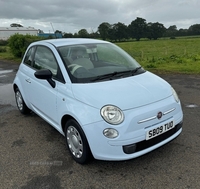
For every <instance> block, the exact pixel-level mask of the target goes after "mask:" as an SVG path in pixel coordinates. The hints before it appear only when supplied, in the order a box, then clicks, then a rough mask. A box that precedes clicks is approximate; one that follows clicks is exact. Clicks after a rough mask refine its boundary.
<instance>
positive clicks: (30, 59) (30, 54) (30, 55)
mask: <svg viewBox="0 0 200 189" xmlns="http://www.w3.org/2000/svg"><path fill="white" fill-rule="evenodd" d="M34 50H35V47H31V48H30V49H29V50H28V52H27V53H26V55H25V58H24V63H25V64H27V65H29V66H32V63H33V53H34Z"/></svg>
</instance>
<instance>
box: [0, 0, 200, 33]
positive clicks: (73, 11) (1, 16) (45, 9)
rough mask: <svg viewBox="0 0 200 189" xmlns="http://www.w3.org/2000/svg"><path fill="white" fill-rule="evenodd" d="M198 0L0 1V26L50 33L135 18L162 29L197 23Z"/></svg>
mask: <svg viewBox="0 0 200 189" xmlns="http://www.w3.org/2000/svg"><path fill="white" fill-rule="evenodd" d="M199 6H200V3H199V0H177V1H174V0H162V1H160V0H151V1H150V0H142V1H141V0H123V1H122V0H109V1H108V0H81V1H80V0H57V1H55V0H43V1H39V0H34V1H32V0H26V1H16V0H0V9H1V11H0V23H1V24H0V26H1V27H8V26H9V25H10V24H11V23H19V24H22V25H23V26H26V27H28V26H32V27H35V28H36V29H41V30H44V31H45V32H49V31H51V32H52V27H51V24H50V23H52V24H53V27H54V28H55V29H58V30H61V31H63V32H72V33H74V32H78V31H79V30H80V29H87V30H88V32H91V31H92V30H93V31H96V30H97V28H98V26H99V25H100V24H101V23H102V22H108V23H110V24H114V23H117V22H122V23H124V24H126V25H128V24H130V23H131V22H132V21H133V20H135V19H136V17H141V18H144V19H146V21H147V22H160V23H163V24H164V25H165V26H166V27H169V26H170V25H177V27H184V28H188V27H189V26H190V25H192V24H196V23H200V15H199V10H198V7H199Z"/></svg>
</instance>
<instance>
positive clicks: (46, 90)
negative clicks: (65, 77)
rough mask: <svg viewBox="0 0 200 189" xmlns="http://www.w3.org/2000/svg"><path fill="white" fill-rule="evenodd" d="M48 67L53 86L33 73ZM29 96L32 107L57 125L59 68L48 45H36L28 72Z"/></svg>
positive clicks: (52, 123)
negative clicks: (51, 75) (31, 65)
mask: <svg viewBox="0 0 200 189" xmlns="http://www.w3.org/2000/svg"><path fill="white" fill-rule="evenodd" d="M41 69H49V70H50V71H51V72H52V74H53V78H52V79H53V80H54V82H55V88H53V87H52V86H51V85H50V84H49V82H48V81H47V80H42V79H37V78H36V77H35V75H34V73H35V72H36V71H37V70H41ZM29 75H30V78H27V79H29V81H30V85H29V90H28V91H29V94H28V95H29V97H30V103H31V106H32V109H33V110H34V111H35V112H36V113H37V114H38V115H39V116H41V117H42V118H44V119H45V120H46V121H48V122H49V123H50V124H51V125H53V126H54V127H57V125H58V120H57V91H58V82H59V79H60V68H59V66H58V63H57V60H56V58H55V56H54V54H53V52H52V50H51V49H50V48H49V47H46V46H37V48H36V50H35V55H34V60H33V69H32V72H31V73H29Z"/></svg>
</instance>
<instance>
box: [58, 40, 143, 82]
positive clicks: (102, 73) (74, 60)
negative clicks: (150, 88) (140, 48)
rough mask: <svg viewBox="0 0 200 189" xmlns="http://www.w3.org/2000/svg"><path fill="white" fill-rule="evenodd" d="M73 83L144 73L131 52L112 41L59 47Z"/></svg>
mask: <svg viewBox="0 0 200 189" xmlns="http://www.w3.org/2000/svg"><path fill="white" fill-rule="evenodd" d="M58 51H59V53H60V55H61V58H62V60H63V62H64V64H65V67H66V69H67V71H68V74H69V76H70V78H71V80H72V82H73V83H88V82H100V81H105V80H113V79H119V78H123V77H130V76H133V75H137V74H141V73H144V69H143V68H142V67H141V66H140V65H139V64H138V63H137V62H136V60H135V59H133V58H132V57H131V56H130V55H129V54H127V53H126V52H125V51H124V50H122V49H121V48H119V47H118V46H116V45H114V44H112V43H98V44H81V45H70V46H62V47H59V48H58Z"/></svg>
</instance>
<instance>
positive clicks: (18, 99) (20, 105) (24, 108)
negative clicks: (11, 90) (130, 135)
mask: <svg viewBox="0 0 200 189" xmlns="http://www.w3.org/2000/svg"><path fill="white" fill-rule="evenodd" d="M15 100H16V103H17V107H18V109H19V111H20V112H21V113H22V114H28V113H30V112H31V110H30V109H29V108H28V107H27V106H26V104H25V102H24V100H23V97H22V94H21V92H20V90H19V89H18V88H16V89H15Z"/></svg>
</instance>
